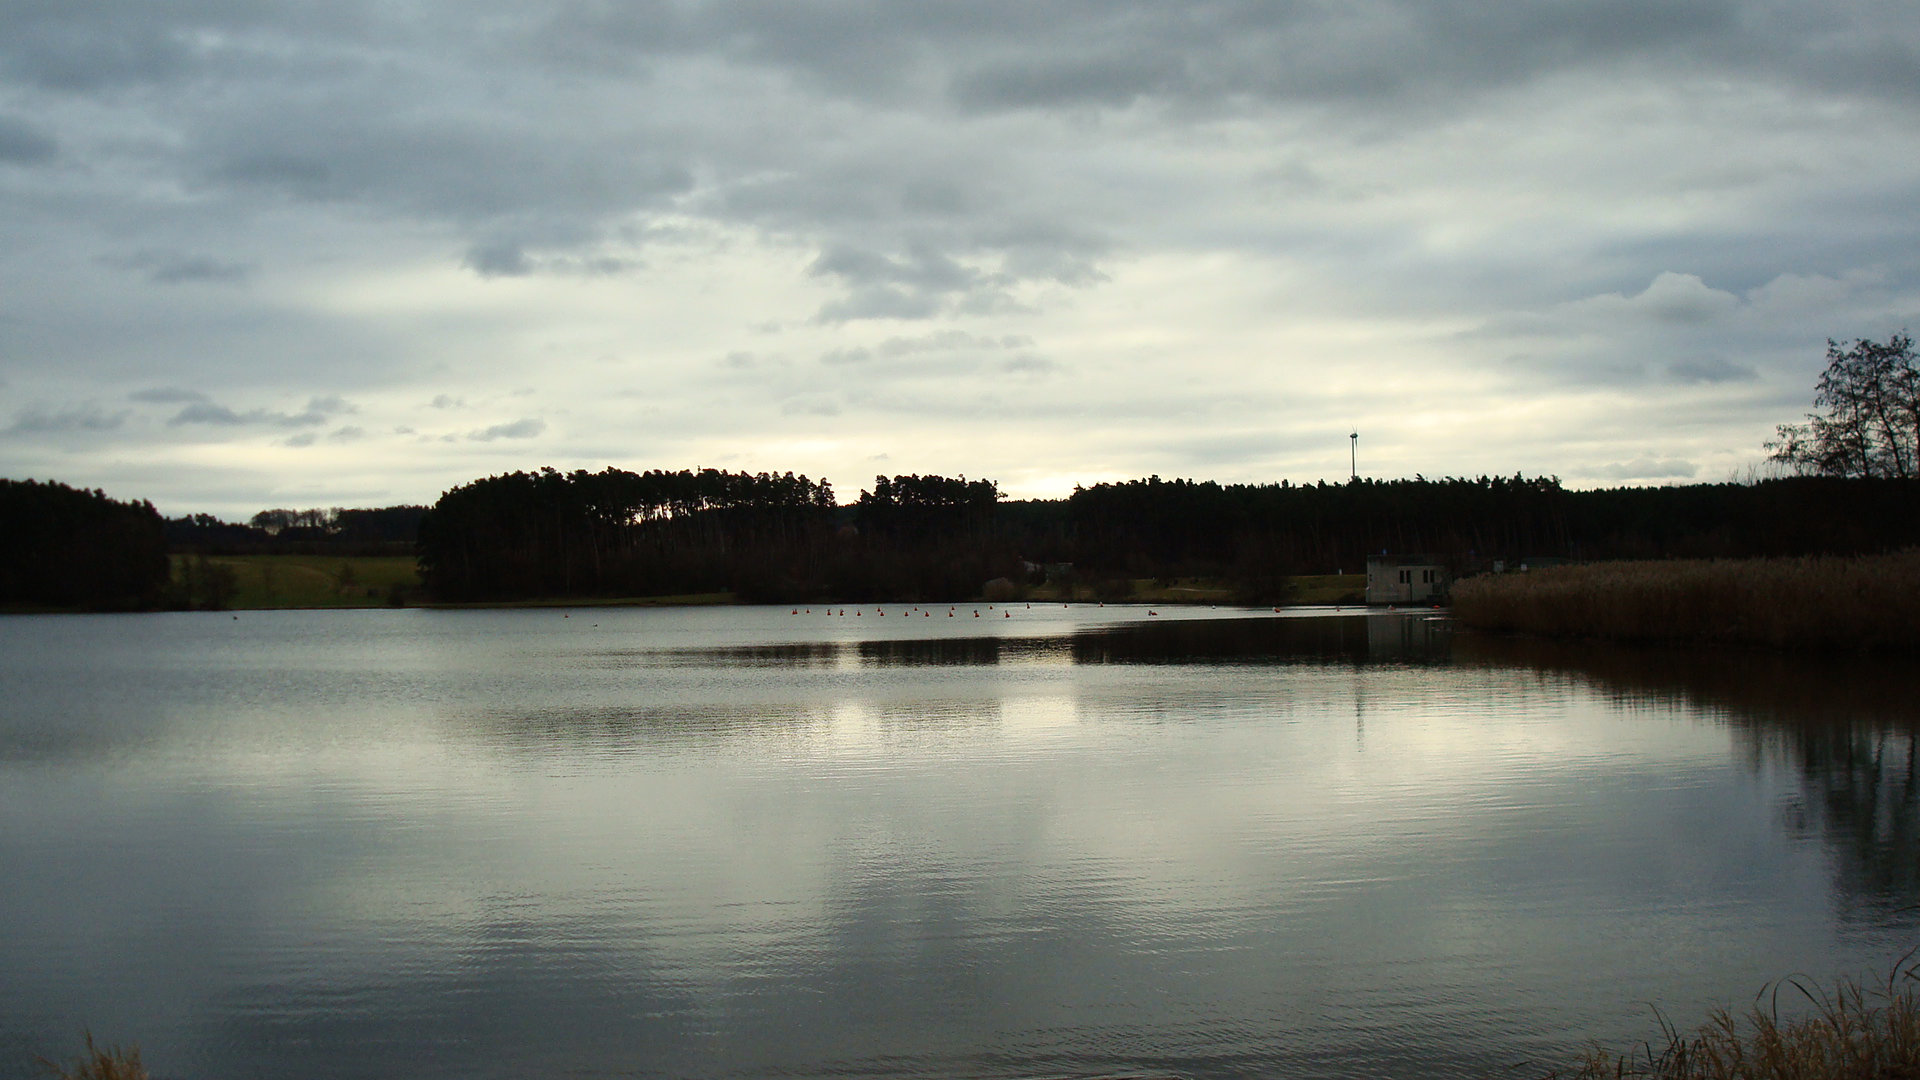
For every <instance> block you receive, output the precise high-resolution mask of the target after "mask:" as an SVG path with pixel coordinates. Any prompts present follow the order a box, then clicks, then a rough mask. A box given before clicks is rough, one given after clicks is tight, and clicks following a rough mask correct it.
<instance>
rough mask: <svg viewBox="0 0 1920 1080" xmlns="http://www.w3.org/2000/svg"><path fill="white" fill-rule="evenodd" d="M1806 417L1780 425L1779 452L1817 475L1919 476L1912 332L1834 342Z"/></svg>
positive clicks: (1918, 390)
mask: <svg viewBox="0 0 1920 1080" xmlns="http://www.w3.org/2000/svg"><path fill="white" fill-rule="evenodd" d="M1813 404H1814V407H1815V408H1817V409H1821V410H1823V411H1822V412H1819V413H1808V414H1807V422H1806V423H1804V424H1781V425H1780V427H1779V437H1778V438H1776V439H1774V440H1772V441H1770V442H1768V443H1767V449H1768V450H1770V451H1772V458H1773V460H1775V461H1778V462H1782V463H1784V464H1786V465H1788V466H1790V467H1792V468H1794V469H1797V470H1799V471H1801V472H1804V473H1811V474H1814V475H1818V476H1885V477H1897V478H1900V479H1903V480H1908V479H1914V478H1916V477H1920V357H1916V356H1915V354H1914V351H1913V338H1912V337H1911V336H1910V335H1908V334H1907V333H1906V332H1905V331H1902V332H1900V333H1898V334H1894V335H1893V336H1892V337H1889V338H1888V339H1887V340H1886V341H1885V342H1884V343H1882V342H1877V341H1872V340H1870V339H1867V338H1860V339H1858V340H1856V341H1854V342H1853V343H1851V344H1849V345H1844V346H1843V345H1841V344H1840V343H1839V342H1837V341H1833V340H1831V339H1829V340H1828V341H1827V370H1826V371H1825V372H1823V373H1822V374H1821V375H1820V382H1819V383H1818V385H1817V387H1816V390H1815V393H1814V396H1813Z"/></svg>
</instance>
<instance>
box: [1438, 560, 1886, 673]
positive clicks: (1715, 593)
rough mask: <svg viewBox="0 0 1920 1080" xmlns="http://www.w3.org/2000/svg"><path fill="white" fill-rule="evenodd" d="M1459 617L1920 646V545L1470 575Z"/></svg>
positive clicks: (1675, 635) (1758, 640)
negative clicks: (1841, 553) (1879, 551)
mask: <svg viewBox="0 0 1920 1080" xmlns="http://www.w3.org/2000/svg"><path fill="white" fill-rule="evenodd" d="M1453 610H1454V615H1455V617H1456V618H1457V619H1459V620H1460V622H1461V623H1463V624H1465V625H1467V626H1471V627H1476V628H1480V629H1486V630H1506V631H1519V632H1523V633H1532V634H1547V635H1560V636H1579V637H1596V638H1614V639H1620V640H1641V641H1702V642H1726V643H1735V644H1745V645H1772V646H1777V647H1794V648H1819V649H1913V648H1915V647H1916V646H1920V551H1905V552H1900V553H1898V554H1892V555H1863V556H1855V557H1845V558H1841V557H1810V558H1799V559H1730V560H1701V559H1689V560H1669V561H1664V562H1616V563H1590V564H1587V565H1583V566H1562V567H1552V568H1548V569H1544V570H1535V571H1532V572H1529V573H1521V574H1498V575H1486V576H1481V577H1475V578H1468V579H1466V580H1464V581H1460V582H1458V583H1457V584H1455V585H1454V587H1453Z"/></svg>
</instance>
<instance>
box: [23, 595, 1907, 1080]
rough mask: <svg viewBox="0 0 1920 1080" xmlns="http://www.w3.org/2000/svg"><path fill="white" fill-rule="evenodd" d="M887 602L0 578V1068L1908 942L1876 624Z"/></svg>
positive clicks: (607, 1043) (1383, 1046) (1448, 1005)
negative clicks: (69, 588)
mask: <svg viewBox="0 0 1920 1080" xmlns="http://www.w3.org/2000/svg"><path fill="white" fill-rule="evenodd" d="M886 610H887V612H888V616H887V617H886V618H878V617H876V615H875V612H874V610H873V609H871V608H868V609H865V614H864V615H862V616H861V617H859V618H858V619H856V618H855V617H854V616H853V614H852V611H853V609H851V608H850V609H848V614H847V615H846V616H845V617H841V616H837V615H827V614H825V613H824V609H819V608H816V609H814V610H813V612H812V614H811V615H791V614H789V612H788V610H787V609H785V608H780V609H755V608H747V609H693V610H634V609H624V610H614V609H602V610H575V611H573V612H571V613H569V614H567V615H566V617H563V613H562V612H560V611H494V612H432V611H363V612H346V611H336V612H313V613H302V612H277V613H268V612H244V613H241V615H240V616H239V617H238V618H237V619H236V618H233V617H230V616H228V615H224V614H219V615H213V614H181V615H149V616H128V617H121V616H85V617H51V616H49V617H41V616H35V617H18V618H9V619H0V1076H23V1075H28V1074H31V1073H32V1071H33V1070H32V1058H33V1055H35V1054H36V1053H38V1054H47V1055H50V1056H65V1055H70V1054H71V1053H72V1052H73V1051H75V1050H76V1049H77V1048H78V1043H79V1035H80V1032H81V1029H82V1027H83V1026H90V1027H91V1028H92V1030H93V1031H94V1033H95V1034H96V1035H99V1036H101V1037H103V1038H105V1039H109V1040H117V1041H118V1040H135V1041H138V1042H139V1043H140V1044H141V1045H142V1046H143V1048H144V1049H145V1052H146V1059H147V1062H148V1064H149V1066H150V1067H151V1068H153V1069H154V1071H155V1072H156V1073H157V1074H159V1075H162V1076H173V1077H193V1078H234V1080H242V1078H247V1077H255V1076H272V1077H314V1078H331V1077H409V1078H431V1077H540V1078H548V1077H560V1076H568V1077H576V1076H577V1077H586V1076H593V1077H598V1076H676V1077H735V1076H738V1077H746V1076H753V1077H767V1076H779V1077H846V1076H889V1077H893V1076H898V1077H958V1076H969V1077H1026V1076H1061V1075H1074V1076H1077V1075H1094V1074H1111V1073H1119V1072H1136V1071H1168V1072H1175V1073H1179V1074H1182V1075H1188V1076H1194V1077H1240V1076H1408V1077H1411V1076H1480V1075H1488V1076H1508V1077H1511V1076H1530V1075H1536V1074H1537V1073H1538V1072H1539V1071H1542V1070H1544V1069H1545V1068H1546V1067H1548V1066H1551V1065H1554V1064H1559V1063H1563V1062H1565V1061H1567V1060H1568V1058H1569V1057H1570V1056H1571V1055H1572V1054H1574V1053H1575V1052H1577V1051H1578V1050H1579V1048H1580V1047H1582V1046H1583V1045H1585V1044H1587V1043H1588V1042H1589V1041H1591V1040H1594V1039H1599V1040H1602V1041H1603V1042H1606V1043H1607V1044H1609V1045H1612V1046H1615V1047H1619V1048H1625V1047H1626V1046H1627V1045H1629V1044H1631V1043H1634V1042H1637V1041H1638V1040H1640V1039H1642V1038H1645V1037H1647V1036H1649V1035H1652V1034H1655V1027H1654V1023H1655V1021H1654V1017H1653V1014H1652V1013H1651V1012H1650V1011H1649V1008H1648V1003H1649V1002H1652V1003H1657V1004H1658V1005H1659V1006H1660V1007H1661V1008H1662V1009H1663V1010H1664V1012H1665V1013H1666V1015H1667V1016H1668V1017H1669V1018H1671V1019H1672V1020H1674V1021H1675V1022H1677V1023H1680V1024H1682V1025H1683V1026H1685V1025H1690V1024H1692V1023H1695V1022H1697V1021H1698V1020H1700V1019H1702V1018H1703V1017H1704V1014H1705V1010H1706V1009H1707V1008H1708V1007H1710V1006H1712V1005H1716V1004H1723V1003H1725V1004H1735V1005H1740V1004H1744V1003H1745V1002H1747V1001H1748V1000H1750V999H1751V997H1752V995H1753V994H1754V993H1755V992H1756V991H1757V990H1759V989H1760V988H1761V986H1762V985H1763V984H1764V983H1766V982H1767V981H1768V980H1770V979H1773V978H1776V977H1779V976H1783V975H1789V974H1793V973H1796V972H1798V973H1806V974H1809V975H1812V976H1815V977H1818V978H1827V977H1830V976H1832V975H1835V974H1852V973H1871V972H1872V971H1874V970H1875V969H1880V970H1884V969H1885V967H1886V965H1887V964H1888V963H1889V962H1890V961H1891V960H1892V959H1893V958H1894V957H1895V956H1897V955H1898V954H1899V953H1901V952H1903V951H1904V950H1905V949H1906V948H1907V947H1908V946H1910V945H1912V944H1914V943H1916V942H1920V935H1916V933H1915V930H1916V923H1917V922H1920V916H1916V914H1915V910H1914V905H1915V903H1916V902H1917V901H1920V806H1917V805H1916V795H1917V790H1916V783H1915V773H1914V765H1915V763H1914V756H1913V748H1914V743H1913V738H1914V736H1913V731H1914V730H1915V725H1916V706H1915V703H1914V697H1913V679H1914V676H1913V674H1912V671H1911V669H1910V667H1909V666H1908V665H1905V664H1901V663H1896V662H1889V661H1885V660H1881V661H1849V662H1834V661H1826V662H1814V661H1810V660H1805V659H1796V658H1792V657H1781V656H1771V655H1756V654H1743V653H1698V652H1694V653H1683V652H1674V651H1666V652H1636V651H1630V650H1621V649H1606V648H1598V647H1593V646H1544V645H1526V644H1522V643H1513V642H1501V641H1493V640H1487V639H1481V638H1472V637H1468V636H1465V635H1454V634H1451V633H1449V630H1448V628H1449V624H1448V623H1447V622H1445V621H1443V620H1435V619H1432V618H1430V617H1429V616H1427V615H1423V614H1411V615H1389V614H1375V615H1357V614H1351V613H1349V614H1344V615H1331V614H1319V615H1311V616H1305V617H1302V616H1297V615H1295V616H1288V617H1281V616H1276V615H1273V614H1271V613H1254V612H1236V611H1230V610H1220V611H1210V610H1176V611H1171V612H1164V613H1162V614H1161V615H1160V616H1158V617H1151V618H1149V617H1148V616H1147V615H1146V613H1145V610H1144V609H1123V608H1107V609H1097V608H1096V609H1086V608H1076V609H1071V610H1067V609H1061V608H1048V609H1027V608H1025V607H1020V606H1016V607H1014V608H1012V609H1011V610H1010V611H1007V610H1002V609H994V610H991V611H988V610H985V609H983V610H982V616H983V617H981V618H975V617H973V616H972V614H971V612H972V610H973V608H971V607H962V608H960V609H959V610H958V617H955V618H947V617H946V612H945V609H944V608H942V609H937V610H936V613H935V616H934V617H931V618H928V617H922V616H919V615H918V614H915V615H913V616H911V617H906V618H903V617H901V616H902V615H903V614H904V613H903V611H902V609H901V608H900V607H898V606H890V607H888V608H887V609H886ZM1009 615H1011V617H1007V616H1009ZM1526 1063H1531V1064H1530V1065H1528V1064H1526ZM1516 1065H1519V1066H1521V1067H1520V1068H1518V1069H1517V1070H1516V1069H1515V1068H1514V1067H1515V1066H1516Z"/></svg>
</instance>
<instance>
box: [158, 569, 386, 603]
mask: <svg viewBox="0 0 1920 1080" xmlns="http://www.w3.org/2000/svg"><path fill="white" fill-rule="evenodd" d="M172 558H173V578H174V581H176V582H180V581H184V580H187V579H188V577H189V576H199V577H201V578H202V579H204V576H205V575H207V574H208V573H212V574H216V575H221V576H223V577H225V576H227V575H230V577H227V580H228V581H229V582H230V585H231V594H230V595H229V596H228V597H227V598H226V602H225V604H224V605H223V606H225V607H230V608H238V609H241V610H247V609H259V608H336V607H382V606H385V605H387V604H391V603H393V602H394V601H395V597H396V593H397V594H398V598H399V600H400V601H401V602H417V601H418V600H419V599H420V598H421V592H420V575H419V573H418V572H417V571H416V570H415V569H414V561H413V558H412V556H408V555H348V556H341V555H210V556H197V555H175V556H173V557H172ZM199 595H201V594H198V593H197V594H196V596H199Z"/></svg>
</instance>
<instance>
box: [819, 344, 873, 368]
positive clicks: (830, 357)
mask: <svg viewBox="0 0 1920 1080" xmlns="http://www.w3.org/2000/svg"><path fill="white" fill-rule="evenodd" d="M871 359H873V350H871V349H867V348H863V347H861V346H855V347H853V348H851V349H833V350H830V351H828V352H824V353H821V354H820V362H821V363H823V364H828V365H832V366H840V365H845V364H864V363H866V362H867V361H869V360H871Z"/></svg>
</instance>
